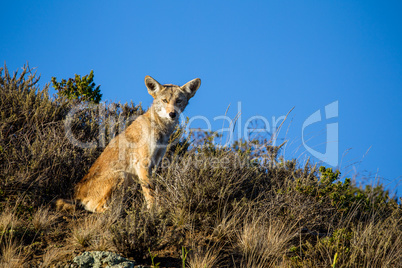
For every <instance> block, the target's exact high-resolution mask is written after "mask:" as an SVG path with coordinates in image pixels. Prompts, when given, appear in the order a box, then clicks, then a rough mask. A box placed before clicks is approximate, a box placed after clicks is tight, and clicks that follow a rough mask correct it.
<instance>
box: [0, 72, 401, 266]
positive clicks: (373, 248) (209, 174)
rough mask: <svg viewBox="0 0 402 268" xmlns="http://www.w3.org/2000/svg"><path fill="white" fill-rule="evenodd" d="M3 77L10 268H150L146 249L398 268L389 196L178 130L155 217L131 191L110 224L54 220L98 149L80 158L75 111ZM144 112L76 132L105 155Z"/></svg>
mask: <svg viewBox="0 0 402 268" xmlns="http://www.w3.org/2000/svg"><path fill="white" fill-rule="evenodd" d="M0 74H1V75H0V111H1V113H0V250H1V265H2V267H12V266H14V267H20V265H22V264H23V263H26V265H28V266H29V265H30V266H31V267H37V266H42V267H49V266H52V265H65V264H66V263H68V260H70V261H71V259H72V258H73V257H74V255H75V254H78V253H79V252H82V251H85V250H110V251H115V252H119V253H121V254H122V255H123V256H124V257H134V259H135V260H136V261H138V262H141V263H142V264H147V265H149V264H150V261H151V259H150V258H149V250H150V251H151V252H153V253H155V254H156V255H157V256H158V257H157V258H155V262H161V265H160V267H164V266H168V267H182V264H181V262H182V260H181V256H180V255H181V250H182V248H183V247H184V248H186V249H187V250H189V251H190V253H189V255H188V257H187V259H186V262H187V266H188V267H332V266H333V265H334V262H335V267H402V265H401V263H402V259H401V258H402V257H401V256H402V247H401V242H400V241H401V240H402V207H401V205H400V204H397V203H396V201H395V199H393V198H390V197H389V196H388V194H387V192H386V191H384V190H382V189H381V188H368V189H359V188H357V187H356V186H354V185H353V184H350V183H348V182H346V181H345V182H342V181H340V180H339V179H338V177H337V176H338V175H337V174H336V172H332V170H325V169H321V170H317V168H316V167H315V166H312V165H310V164H309V163H305V164H303V165H301V164H300V163H298V162H297V161H296V160H290V161H287V160H284V159H282V158H280V157H278V152H279V151H280V148H279V147H275V146H272V145H271V144H269V142H260V143H259V142H258V141H252V142H250V143H244V142H238V143H236V144H235V145H234V146H233V147H232V148H222V147H218V146H215V145H214V144H213V143H212V140H213V137H214V134H213V135H210V134H205V133H204V135H201V136H200V137H201V138H200V137H195V136H192V139H194V140H195V141H194V142H192V143H189V142H188V141H186V140H184V139H181V133H182V130H178V132H177V133H176V134H177V135H175V139H176V140H179V142H178V143H177V144H176V145H173V146H172V147H171V148H170V149H169V150H168V152H167V160H168V163H169V164H168V165H165V167H164V168H160V169H159V170H157V172H156V173H155V175H154V179H155V184H156V191H157V193H158V196H157V204H158V208H157V210H156V211H148V210H147V209H146V206H145V205H144V201H143V197H142V193H141V190H140V189H141V188H140V187H138V184H136V183H134V186H133V187H132V188H130V189H127V190H126V191H121V192H118V193H116V194H115V200H114V201H112V203H111V204H109V207H110V208H111V209H109V210H108V211H107V212H106V213H104V214H99V215H98V214H90V213H87V212H83V211H81V210H77V211H74V212H63V213H61V214H58V213H56V212H54V211H53V210H52V209H51V203H52V201H53V200H55V199H57V198H70V197H71V196H72V189H73V187H74V185H75V183H76V182H77V181H78V180H80V179H81V178H82V177H83V176H84V174H85V172H87V170H88V169H89V168H90V166H91V164H92V163H93V162H94V161H95V159H96V158H97V156H98V155H99V153H100V152H101V151H102V146H100V147H97V148H86V149H85V148H80V147H77V146H75V145H74V144H72V143H71V142H70V141H69V140H68V138H66V135H65V129H64V122H65V121H64V120H65V118H66V115H67V114H68V112H69V110H70V109H72V108H73V107H74V106H73V105H74V103H71V102H69V101H67V100H65V99H63V98H60V97H56V99H51V98H50V97H49V95H48V93H47V88H46V87H45V88H44V89H40V88H39V87H38V86H37V79H36V76H35V75H34V74H33V73H30V71H29V69H26V70H24V72H23V73H22V74H21V75H10V74H9V73H8V71H7V70H5V69H1V70H0ZM113 107H114V108H113ZM116 107H117V108H116ZM139 113H142V110H141V109H140V107H138V106H134V105H133V104H131V105H120V104H111V105H110V106H107V107H105V111H104V114H103V115H102V113H99V111H98V110H96V109H95V110H91V109H84V110H81V111H80V112H79V113H78V114H77V116H76V117H74V118H73V122H72V124H73V127H72V131H73V134H74V136H75V138H76V139H78V140H81V141H83V140H86V141H95V142H99V144H101V145H102V144H103V145H105V144H107V142H108V139H109V137H111V136H113V134H115V131H116V130H117V129H123V125H124V124H123V123H120V124H117V125H116V123H118V122H123V120H121V119H122V118H124V117H130V116H132V115H135V114H139ZM100 116H103V117H100ZM100 129H106V132H105V133H104V134H105V136H101V137H100V136H99V135H98V133H99V130H100ZM103 142H104V143H103ZM195 144H202V145H203V146H202V147H197V146H195ZM252 159H265V160H266V161H265V163H267V164H268V165H262V164H261V163H258V162H256V161H254V160H252ZM19 196H23V198H20V197H19ZM159 256H160V257H159ZM335 256H337V259H336V261H335Z"/></svg>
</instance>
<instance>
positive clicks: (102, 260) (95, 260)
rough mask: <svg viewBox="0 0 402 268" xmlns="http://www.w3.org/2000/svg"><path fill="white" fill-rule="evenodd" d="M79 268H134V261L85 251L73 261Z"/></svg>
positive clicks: (100, 252) (98, 252)
mask: <svg viewBox="0 0 402 268" xmlns="http://www.w3.org/2000/svg"><path fill="white" fill-rule="evenodd" d="M73 261H74V262H75V263H76V264H77V265H78V267H80V268H92V267H94V268H103V267H106V268H134V265H135V261H130V260H127V259H126V258H123V257H121V256H120V255H119V254H117V253H114V252H109V251H87V252H84V253H82V254H81V255H79V256H76V257H75V258H74V260H73Z"/></svg>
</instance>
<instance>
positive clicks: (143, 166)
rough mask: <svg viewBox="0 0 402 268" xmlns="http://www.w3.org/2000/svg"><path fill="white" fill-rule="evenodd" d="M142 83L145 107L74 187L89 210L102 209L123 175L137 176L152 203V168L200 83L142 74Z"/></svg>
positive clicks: (66, 205)
mask: <svg viewBox="0 0 402 268" xmlns="http://www.w3.org/2000/svg"><path fill="white" fill-rule="evenodd" d="M145 85H146V87H147V89H148V93H149V94H150V95H151V96H152V97H153V98H154V101H153V103H152V105H151V107H150V108H149V110H148V111H147V112H146V113H145V114H143V115H142V116H139V117H138V118H137V119H136V120H135V121H134V122H133V123H132V124H131V125H130V126H129V127H128V128H127V129H126V130H125V131H123V132H122V133H121V134H120V135H118V136H116V137H115V138H114V139H113V140H112V141H111V142H110V143H109V145H108V146H106V148H105V150H104V151H103V152H102V154H101V155H100V156H99V157H98V159H97V160H96V161H95V163H94V164H93V165H92V167H91V168H90V169H89V172H88V174H87V175H85V176H84V178H83V179H82V180H81V181H80V182H79V183H78V184H77V185H76V187H75V197H74V198H75V200H77V201H79V202H80V203H81V204H82V205H83V206H84V207H85V209H87V210H89V211H92V212H103V211H104V210H105V209H106V208H107V203H108V201H109V199H110V197H111V194H112V192H113V190H114V189H115V188H116V187H117V186H119V185H121V184H122V183H121V182H122V181H125V180H127V175H130V176H131V175H136V176H137V177H138V179H139V182H140V184H141V188H142V191H143V194H144V199H145V201H146V204H147V206H148V208H152V207H154V206H155V200H156V196H155V192H154V184H153V182H152V180H151V178H152V176H151V175H152V170H153V169H154V167H156V166H157V165H158V164H159V162H160V161H161V159H162V158H163V156H164V154H165V152H166V148H167V146H168V142H169V139H170V136H171V134H172V133H173V131H174V128H175V126H176V125H177V123H178V117H179V115H180V113H181V112H183V110H184V109H185V108H186V106H187V104H188V101H189V99H190V98H192V97H193V96H194V94H195V93H196V91H197V90H198V88H199V87H200V85H201V80H200V79H199V78H196V79H194V80H191V81H190V82H188V83H186V84H185V85H184V86H181V87H180V86H176V85H172V84H166V85H161V84H160V83H158V82H157V81H156V80H155V79H153V78H152V77H150V76H146V77H145ZM123 185H124V183H123ZM56 205H57V207H58V208H59V209H68V208H69V206H71V203H68V202H66V201H64V200H62V199H59V200H58V201H57V202H56Z"/></svg>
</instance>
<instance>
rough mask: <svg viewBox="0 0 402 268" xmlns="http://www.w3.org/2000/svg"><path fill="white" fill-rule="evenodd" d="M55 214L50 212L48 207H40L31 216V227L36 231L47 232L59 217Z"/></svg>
mask: <svg viewBox="0 0 402 268" xmlns="http://www.w3.org/2000/svg"><path fill="white" fill-rule="evenodd" d="M55 213H57V212H54V211H50V208H49V207H47V208H46V207H40V208H39V209H38V210H37V211H35V213H34V214H33V216H32V225H33V227H34V228H35V230H36V231H38V232H39V231H46V230H49V227H51V226H52V225H53V224H54V222H55V221H56V219H57V218H58V217H59V215H58V214H55Z"/></svg>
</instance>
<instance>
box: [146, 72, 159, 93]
mask: <svg viewBox="0 0 402 268" xmlns="http://www.w3.org/2000/svg"><path fill="white" fill-rule="evenodd" d="M145 85H146V86H147V89H148V93H149V94H150V95H151V96H152V97H154V98H155V96H156V94H157V93H158V91H159V90H160V89H161V87H162V86H161V84H159V82H158V81H156V80H155V79H153V78H152V77H150V76H149V75H147V76H145Z"/></svg>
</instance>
